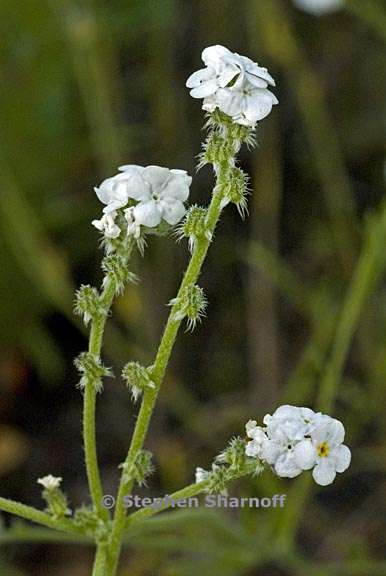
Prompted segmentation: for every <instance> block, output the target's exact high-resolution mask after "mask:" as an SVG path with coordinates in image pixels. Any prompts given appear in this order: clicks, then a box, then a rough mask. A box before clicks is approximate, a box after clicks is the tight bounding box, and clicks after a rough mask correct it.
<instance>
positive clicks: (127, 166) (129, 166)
mask: <svg viewBox="0 0 386 576" xmlns="http://www.w3.org/2000/svg"><path fill="white" fill-rule="evenodd" d="M118 170H120V171H121V172H138V173H139V174H141V173H142V172H143V171H144V170H145V168H144V167H143V166H138V165H137V164H125V165H124V166H119V168H118Z"/></svg>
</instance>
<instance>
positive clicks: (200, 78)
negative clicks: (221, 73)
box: [186, 68, 216, 88]
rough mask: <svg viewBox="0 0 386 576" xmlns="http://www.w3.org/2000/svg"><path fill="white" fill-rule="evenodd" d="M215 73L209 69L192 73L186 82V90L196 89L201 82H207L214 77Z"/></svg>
mask: <svg viewBox="0 0 386 576" xmlns="http://www.w3.org/2000/svg"><path fill="white" fill-rule="evenodd" d="M215 74H216V73H215V71H214V70H211V69H210V68H202V69H201V70H197V72H193V74H191V75H190V76H189V78H188V79H187V81H186V87H187V88H197V86H200V84H201V83H202V82H207V81H208V80H211V79H212V78H213V77H214V76H215Z"/></svg>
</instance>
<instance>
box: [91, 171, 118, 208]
mask: <svg viewBox="0 0 386 576" xmlns="http://www.w3.org/2000/svg"><path fill="white" fill-rule="evenodd" d="M113 186H114V177H112V178H106V180H103V182H102V184H101V185H100V186H99V187H95V188H94V190H95V192H96V195H97V196H98V198H99V200H100V201H101V202H102V203H103V204H109V202H110V200H111V195H112V190H113Z"/></svg>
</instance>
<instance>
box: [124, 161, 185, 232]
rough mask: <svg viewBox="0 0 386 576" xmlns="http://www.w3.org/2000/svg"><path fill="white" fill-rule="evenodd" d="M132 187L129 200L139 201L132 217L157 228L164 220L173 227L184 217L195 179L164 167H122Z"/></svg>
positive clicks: (141, 223)
mask: <svg viewBox="0 0 386 576" xmlns="http://www.w3.org/2000/svg"><path fill="white" fill-rule="evenodd" d="M120 170H123V171H124V172H123V174H124V175H126V176H128V177H129V182H130V183H131V184H134V182H135V185H130V187H129V189H128V196H129V198H132V199H134V200H137V201H138V204H137V205H136V206H135V207H134V210H133V213H132V215H131V217H134V219H135V221H136V223H138V224H140V225H143V226H148V227H149V228H154V227H155V226H158V224H159V223H160V222H161V220H162V219H163V220H165V221H166V222H167V223H168V224H170V225H172V226H174V225H175V224H177V223H178V222H179V221H180V220H181V218H182V217H183V216H184V215H185V211H186V210H185V206H184V202H185V201H186V200H187V199H188V196H189V186H190V184H191V181H192V178H191V176H188V174H187V173H186V172H185V170H169V169H168V168H162V167H161V166H147V167H146V168H143V167H142V166H133V165H128V166H122V167H121V168H120Z"/></svg>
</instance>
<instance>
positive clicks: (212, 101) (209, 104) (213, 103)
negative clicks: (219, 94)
mask: <svg viewBox="0 0 386 576" xmlns="http://www.w3.org/2000/svg"><path fill="white" fill-rule="evenodd" d="M217 106H218V104H217V100H216V97H215V96H208V97H207V98H205V99H204V102H203V103H202V109H203V110H206V112H214V111H215V110H216V108H217Z"/></svg>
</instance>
